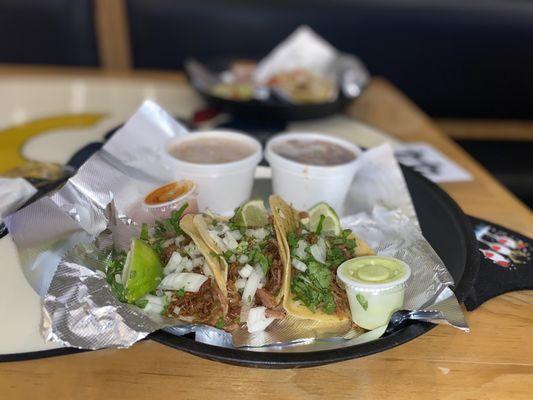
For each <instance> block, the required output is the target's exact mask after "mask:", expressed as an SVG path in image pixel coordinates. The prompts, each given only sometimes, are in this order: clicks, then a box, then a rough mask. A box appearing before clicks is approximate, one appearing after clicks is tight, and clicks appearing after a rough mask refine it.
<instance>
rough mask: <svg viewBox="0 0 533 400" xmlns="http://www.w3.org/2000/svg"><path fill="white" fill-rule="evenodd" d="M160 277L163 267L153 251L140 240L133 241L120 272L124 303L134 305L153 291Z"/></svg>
mask: <svg viewBox="0 0 533 400" xmlns="http://www.w3.org/2000/svg"><path fill="white" fill-rule="evenodd" d="M162 276H163V266H162V265H161V261H160V260H159V256H158V255H157V253H156V252H155V250H154V249H152V248H151V247H150V246H149V245H148V244H146V243H145V242H143V241H142V240H140V239H133V240H132V241H131V246H130V251H129V252H128V255H127V257H126V263H125V264H124V269H123V270H122V282H123V284H124V293H125V297H126V301H127V302H128V303H135V302H136V301H137V300H138V299H140V298H141V297H143V296H144V295H145V294H148V293H150V292H152V291H154V290H155V289H156V288H157V286H158V285H159V283H160V282H161V278H162Z"/></svg>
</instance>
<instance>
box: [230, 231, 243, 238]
mask: <svg viewBox="0 0 533 400" xmlns="http://www.w3.org/2000/svg"><path fill="white" fill-rule="evenodd" d="M227 235H231V236H232V237H233V239H235V240H241V239H242V235H241V233H240V232H239V231H229V232H228V233H227V234H226V236H227Z"/></svg>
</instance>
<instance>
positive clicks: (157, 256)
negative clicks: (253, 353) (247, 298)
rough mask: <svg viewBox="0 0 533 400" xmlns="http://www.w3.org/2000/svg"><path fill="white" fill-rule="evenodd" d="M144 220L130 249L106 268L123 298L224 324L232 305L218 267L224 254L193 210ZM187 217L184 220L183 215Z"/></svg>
mask: <svg viewBox="0 0 533 400" xmlns="http://www.w3.org/2000/svg"><path fill="white" fill-rule="evenodd" d="M183 211H184V208H182V209H181V210H180V211H179V212H177V211H175V212H174V213H173V214H172V216H171V218H169V219H167V220H162V221H157V222H156V223H155V226H154V227H153V228H152V229H148V227H147V226H146V225H143V230H142V232H141V237H140V238H134V239H133V240H132V246H131V248H130V251H129V252H128V254H127V255H126V254H124V253H121V254H120V253H119V254H115V255H114V257H113V258H112V260H111V262H110V263H109V265H108V267H107V271H106V275H107V278H108V279H107V280H108V283H110V284H111V287H112V289H113V291H114V292H115V294H116V295H117V296H118V298H119V300H121V301H124V302H128V303H132V304H135V305H137V306H138V307H140V308H142V309H143V310H144V311H145V312H147V313H152V314H160V315H163V316H165V317H171V318H177V319H179V320H181V321H185V322H190V323H204V324H209V325H213V326H221V324H222V321H223V320H224V318H225V317H226V314H227V311H228V306H227V297H226V286H225V282H224V281H223V280H222V279H221V278H220V276H219V275H218V272H219V271H220V270H221V269H223V268H224V267H221V266H220V263H223V262H224V260H220V259H218V258H217V257H213V256H212V255H211V254H210V251H209V249H208V248H207V246H206V245H205V243H204V242H203V241H202V239H201V238H200V235H199V234H198V231H197V229H196V227H195V226H194V224H193V215H191V214H188V215H185V216H184V217H183V218H181V214H182V213H183ZM180 218H181V220H180Z"/></svg>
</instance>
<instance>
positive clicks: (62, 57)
mask: <svg viewBox="0 0 533 400" xmlns="http://www.w3.org/2000/svg"><path fill="white" fill-rule="evenodd" d="M93 14H94V11H93V3H92V1H91V0H0V63H18V64H25V63H31V64H55V65H72V66H98V65H99V61H98V52H97V45H96V37H95V29H94V16H93Z"/></svg>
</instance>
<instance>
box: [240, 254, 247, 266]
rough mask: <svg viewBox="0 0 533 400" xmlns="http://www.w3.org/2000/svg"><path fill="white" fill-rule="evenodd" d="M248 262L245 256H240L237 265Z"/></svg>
mask: <svg viewBox="0 0 533 400" xmlns="http://www.w3.org/2000/svg"><path fill="white" fill-rule="evenodd" d="M247 262H248V256H247V255H246V254H241V255H240V256H239V264H246V263H247Z"/></svg>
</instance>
